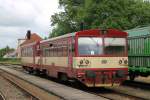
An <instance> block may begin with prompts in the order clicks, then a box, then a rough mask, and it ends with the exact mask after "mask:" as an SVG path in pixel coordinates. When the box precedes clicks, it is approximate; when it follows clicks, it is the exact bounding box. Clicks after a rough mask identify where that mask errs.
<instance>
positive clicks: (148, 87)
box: [122, 80, 150, 90]
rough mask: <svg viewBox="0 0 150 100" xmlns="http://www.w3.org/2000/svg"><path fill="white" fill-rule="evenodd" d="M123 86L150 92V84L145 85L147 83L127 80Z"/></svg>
mask: <svg viewBox="0 0 150 100" xmlns="http://www.w3.org/2000/svg"><path fill="white" fill-rule="evenodd" d="M122 85H124V86H129V87H134V88H140V89H144V90H150V83H145V82H138V81H130V80H127V81H125V82H124V83H123V84H122Z"/></svg>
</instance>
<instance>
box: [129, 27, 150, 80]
mask: <svg viewBox="0 0 150 100" xmlns="http://www.w3.org/2000/svg"><path fill="white" fill-rule="evenodd" d="M126 32H128V57H129V58H128V59H129V61H128V63H129V77H130V80H134V78H135V77H136V76H144V77H147V76H149V75H150V26H147V27H142V28H135V29H131V30H127V31H126Z"/></svg>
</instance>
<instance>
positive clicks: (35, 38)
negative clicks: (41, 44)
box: [20, 33, 42, 46]
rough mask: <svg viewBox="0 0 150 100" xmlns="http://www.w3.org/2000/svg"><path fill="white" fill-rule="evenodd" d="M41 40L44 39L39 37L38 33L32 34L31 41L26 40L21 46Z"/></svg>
mask: <svg viewBox="0 0 150 100" xmlns="http://www.w3.org/2000/svg"><path fill="white" fill-rule="evenodd" d="M41 40H42V38H41V37H40V36H39V35H37V34H36V33H32V34H31V37H30V39H26V40H25V41H24V42H23V43H21V44H20V46H22V45H25V44H28V43H33V42H37V41H41Z"/></svg>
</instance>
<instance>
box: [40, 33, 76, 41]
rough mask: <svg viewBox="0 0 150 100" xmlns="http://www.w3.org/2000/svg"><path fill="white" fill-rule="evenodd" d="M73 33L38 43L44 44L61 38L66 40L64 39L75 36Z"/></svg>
mask: <svg viewBox="0 0 150 100" xmlns="http://www.w3.org/2000/svg"><path fill="white" fill-rule="evenodd" d="M75 33H76V32H73V33H68V34H65V35H61V36H58V37H54V38H50V39H47V40H43V41H40V43H44V42H48V41H52V40H57V39H61V38H66V37H73V36H75Z"/></svg>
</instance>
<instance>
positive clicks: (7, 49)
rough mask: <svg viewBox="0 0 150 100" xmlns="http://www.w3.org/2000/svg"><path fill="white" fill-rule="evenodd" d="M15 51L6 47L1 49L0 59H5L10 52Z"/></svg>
mask: <svg viewBox="0 0 150 100" xmlns="http://www.w3.org/2000/svg"><path fill="white" fill-rule="evenodd" d="M14 50H15V49H13V48H10V47H9V46H6V47H5V48H2V49H0V57H3V56H4V55H5V54H7V53H8V52H11V51H14Z"/></svg>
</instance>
